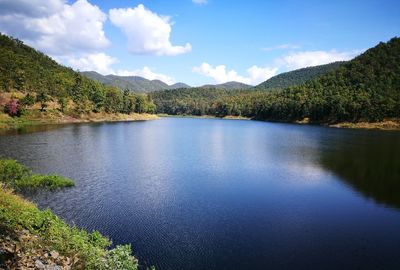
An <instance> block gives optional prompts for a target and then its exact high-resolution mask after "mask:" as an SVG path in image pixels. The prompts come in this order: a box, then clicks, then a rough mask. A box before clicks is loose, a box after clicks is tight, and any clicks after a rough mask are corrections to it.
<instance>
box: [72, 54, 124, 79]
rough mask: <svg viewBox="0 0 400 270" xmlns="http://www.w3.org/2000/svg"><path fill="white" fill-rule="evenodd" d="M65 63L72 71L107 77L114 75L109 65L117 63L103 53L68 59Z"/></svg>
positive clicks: (114, 59)
mask: <svg viewBox="0 0 400 270" xmlns="http://www.w3.org/2000/svg"><path fill="white" fill-rule="evenodd" d="M67 62H68V64H69V65H70V66H71V67H72V68H74V69H78V70H81V71H96V72H99V73H101V74H104V75H108V74H112V73H114V71H113V69H112V68H111V65H112V64H115V63H117V62H118V60H117V59H116V58H113V57H111V56H109V55H107V54H105V53H92V54H87V55H84V56H82V57H79V58H73V57H71V58H68V59H67Z"/></svg>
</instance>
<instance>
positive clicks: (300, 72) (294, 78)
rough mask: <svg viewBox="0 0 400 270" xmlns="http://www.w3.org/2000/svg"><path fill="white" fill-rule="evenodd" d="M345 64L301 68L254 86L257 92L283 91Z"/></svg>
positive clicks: (336, 63) (334, 63)
mask: <svg viewBox="0 0 400 270" xmlns="http://www.w3.org/2000/svg"><path fill="white" fill-rule="evenodd" d="M344 63H345V62H333V63H330V64H326V65H320V66H314V67H306V68H301V69H297V70H293V71H289V72H285V73H281V74H279V75H276V76H274V77H272V78H270V79H268V80H267V81H265V82H263V83H260V84H259V85H257V86H256V88H257V89H259V90H272V89H285V88H287V87H290V86H295V85H299V84H302V83H305V82H306V81H309V80H312V79H315V78H316V77H318V76H321V75H323V74H326V73H328V72H329V71H332V70H334V69H337V68H339V67H340V66H341V65H343V64H344Z"/></svg>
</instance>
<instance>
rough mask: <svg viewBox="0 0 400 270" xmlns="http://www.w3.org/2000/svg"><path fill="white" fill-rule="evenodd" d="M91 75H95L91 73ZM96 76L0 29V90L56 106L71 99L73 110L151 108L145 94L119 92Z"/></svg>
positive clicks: (151, 105) (65, 105) (125, 111)
mask: <svg viewBox="0 0 400 270" xmlns="http://www.w3.org/2000/svg"><path fill="white" fill-rule="evenodd" d="M91 75H93V76H97V74H95V73H91ZM99 75H100V74H99ZM100 79H102V77H101V75H100V76H97V77H96V80H92V79H89V78H87V77H85V76H83V75H81V74H80V73H79V72H76V71H74V70H73V69H71V68H67V67H65V66H62V65H60V64H58V63H57V62H56V61H54V60H53V59H51V58H50V57H49V56H47V55H45V54H43V53H41V52H39V51H37V50H35V49H34V48H32V47H29V46H27V45H25V44H24V43H23V42H22V41H20V40H18V39H14V38H12V37H9V36H6V35H3V34H1V33H0V94H2V92H14V91H18V92H20V93H22V94H23V95H25V94H29V95H30V97H31V99H32V97H33V100H32V101H29V103H28V104H30V103H32V102H33V103H34V102H40V103H41V104H43V105H45V103H47V102H49V101H50V100H52V101H54V102H58V103H59V104H60V105H59V106H60V107H68V105H67V104H68V102H69V101H72V102H73V105H74V106H73V107H74V108H71V109H73V110H74V113H75V114H77V113H78V114H79V113H87V112H91V111H93V112H103V111H105V112H107V113H108V112H111V113H117V112H118V113H131V112H151V111H153V110H154V104H152V102H151V100H149V99H148V98H147V97H146V96H145V95H138V94H134V93H123V92H122V91H120V90H119V89H117V88H115V87H110V86H105V85H103V84H101V83H99V82H98V81H97V80H100ZM35 99H36V100H35ZM0 100H1V96H0ZM21 102H22V103H24V102H25V103H27V102H28V101H27V100H25V101H21ZM0 105H1V104H0ZM27 106H28V105H27ZM44 108H45V107H44ZM44 108H43V109H44ZM1 109H2V108H1V106H0V110H1ZM63 112H64V110H63Z"/></svg>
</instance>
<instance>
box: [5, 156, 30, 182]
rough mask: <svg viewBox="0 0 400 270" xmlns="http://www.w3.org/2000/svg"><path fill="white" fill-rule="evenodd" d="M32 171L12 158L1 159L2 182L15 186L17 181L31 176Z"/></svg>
mask: <svg viewBox="0 0 400 270" xmlns="http://www.w3.org/2000/svg"><path fill="white" fill-rule="evenodd" d="M30 174H31V171H30V170H29V169H28V168H27V167H25V166H24V165H22V164H20V163H18V162H17V161H16V160H12V159H0V182H3V183H5V184H6V185H10V186H13V185H14V183H15V181H17V180H20V179H22V178H25V177H29V175H30Z"/></svg>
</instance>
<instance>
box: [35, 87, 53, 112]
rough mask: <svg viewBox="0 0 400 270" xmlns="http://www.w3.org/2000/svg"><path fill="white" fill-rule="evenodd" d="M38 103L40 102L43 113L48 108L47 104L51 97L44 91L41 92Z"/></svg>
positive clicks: (38, 95)
mask: <svg viewBox="0 0 400 270" xmlns="http://www.w3.org/2000/svg"><path fill="white" fill-rule="evenodd" d="M36 101H37V102H40V110H41V111H42V112H43V111H45V110H46V108H47V106H48V104H47V102H49V101H50V97H49V96H48V95H47V94H46V93H45V92H44V91H43V90H41V91H39V92H38V94H37V96H36Z"/></svg>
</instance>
